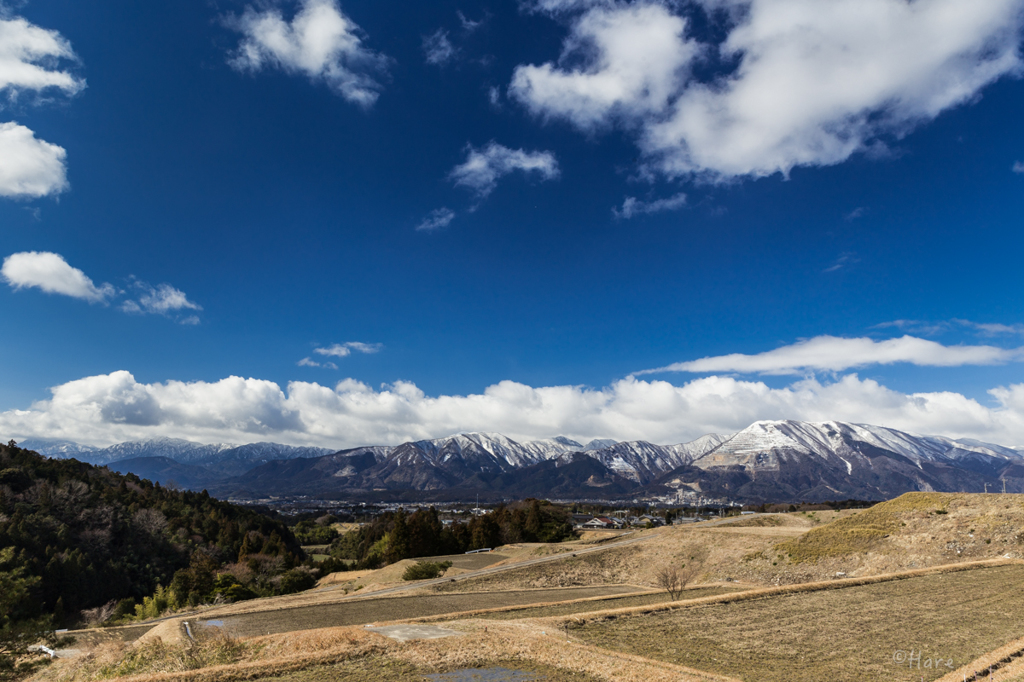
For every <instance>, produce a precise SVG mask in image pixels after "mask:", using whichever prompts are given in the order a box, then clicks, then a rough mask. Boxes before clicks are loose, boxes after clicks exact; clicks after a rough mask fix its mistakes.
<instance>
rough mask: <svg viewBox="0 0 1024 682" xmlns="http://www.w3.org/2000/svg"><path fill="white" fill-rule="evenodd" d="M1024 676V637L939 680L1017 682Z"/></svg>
mask: <svg viewBox="0 0 1024 682" xmlns="http://www.w3.org/2000/svg"><path fill="white" fill-rule="evenodd" d="M1022 678H1024V637H1021V638H1020V639H1015V640H1013V641H1012V642H1010V643H1009V644H1004V645H1003V646H1001V647H999V648H998V649H996V650H994V651H990V652H988V653H986V654H985V655H984V656H981V657H979V658H977V659H975V660H973V661H971V662H970V663H968V664H967V665H965V666H963V667H961V668H959V669H958V670H955V671H953V672H951V673H949V674H947V675H943V676H942V677H940V678H939V679H938V680H937V682H962V680H964V679H967V680H972V682H973V681H974V680H975V679H984V680H992V682H1016V681H1017V680H1020V679H1022Z"/></svg>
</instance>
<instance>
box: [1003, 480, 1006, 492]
mask: <svg viewBox="0 0 1024 682" xmlns="http://www.w3.org/2000/svg"><path fill="white" fill-rule="evenodd" d="M1002 481H1003V494H1004V495H1005V494H1006V479H1005V478H1004V479H1002Z"/></svg>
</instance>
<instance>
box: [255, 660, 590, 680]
mask: <svg viewBox="0 0 1024 682" xmlns="http://www.w3.org/2000/svg"><path fill="white" fill-rule="evenodd" d="M477 671H478V672H477ZM498 671H503V672H507V673H511V674H510V675H509V674H506V675H503V676H502V675H501V673H500V672H498ZM474 672H476V675H477V676H476V677H473V674H474ZM495 673H497V674H495ZM484 675H487V676H486V677H485V676H484ZM260 680H261V682H338V680H345V681H346V682H424V681H425V680H431V681H432V680H436V681H437V682H449V680H450V681H451V682H476V681H479V682H485V681H486V682H506V681H508V682H513V681H514V682H528V681H530V680H538V681H541V680H542V681H543V682H598V681H599V680H600V678H597V677H594V676H592V675H588V674H586V673H577V672H572V671H567V670H561V669H559V668H555V667H552V666H548V665H541V664H537V663H528V662H527V663H524V662H522V661H500V660H499V661H493V662H491V661H488V662H481V663H478V664H476V665H475V666H474V668H462V669H457V671H447V672H440V673H439V672H437V671H436V670H433V669H431V668H424V667H423V666H417V665H414V664H412V663H408V662H406V661H400V660H395V659H392V658H388V657H386V656H371V657H367V658H364V659H360V660H355V661H347V662H345V663H343V664H339V665H332V666H317V667H315V668H310V669H309V670H300V671H298V672H294V673H289V674H287V675H281V676H274V677H263V678H260Z"/></svg>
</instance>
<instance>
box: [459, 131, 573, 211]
mask: <svg viewBox="0 0 1024 682" xmlns="http://www.w3.org/2000/svg"><path fill="white" fill-rule="evenodd" d="M517 170H520V171H523V172H524V173H537V174H538V175H540V177H541V179H542V180H554V179H555V178H557V177H558V175H559V170H558V161H556V160H555V155H554V154H552V153H551V152H527V151H523V150H522V149H509V148H508V147H505V146H504V145H500V144H497V143H496V142H491V143H489V144H488V145H487V146H486V147H484V148H482V149H476V148H474V147H472V146H470V147H469V148H468V152H467V154H466V160H465V162H463V163H461V164H459V165H458V166H456V167H455V168H453V169H452V172H451V174H450V175H449V177H450V178H451V179H452V180H454V181H455V184H456V185H461V186H463V187H468V188H470V189H472V190H474V191H475V192H476V193H477V195H478V196H479V197H480V198H483V197H486V196H487V195H488V194H490V193H491V192H493V191H494V188H495V187H497V186H498V179H499V178H501V177H503V176H505V175H508V174H509V173H512V172H514V171H517Z"/></svg>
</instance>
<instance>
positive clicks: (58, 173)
mask: <svg viewBox="0 0 1024 682" xmlns="http://www.w3.org/2000/svg"><path fill="white" fill-rule="evenodd" d="M66 156H67V152H66V151H64V148H63V147H59V146H57V145H55V144H50V143H49V142H46V141H44V140H40V139H38V138H37V137H36V136H35V133H34V132H32V131H31V130H30V129H28V128H26V127H25V126H23V125H18V124H17V123H15V122H13V121H11V122H9V123H0V196H4V197H12V198H37V197H44V196H48V195H50V194H59V193H61V192H63V191H64V190H65V189H67V187H68V180H67V168H66V166H65V164H64V159H65V157H66Z"/></svg>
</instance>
